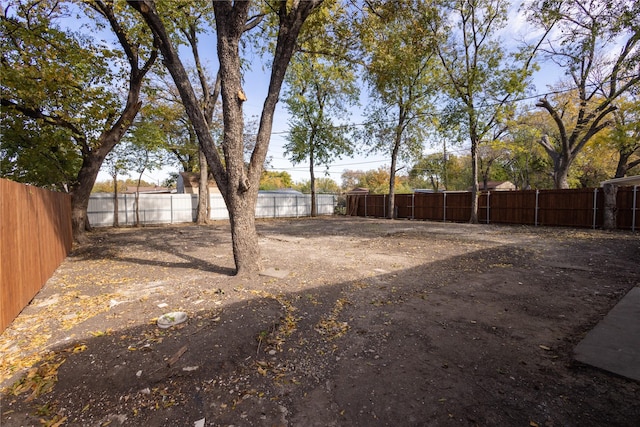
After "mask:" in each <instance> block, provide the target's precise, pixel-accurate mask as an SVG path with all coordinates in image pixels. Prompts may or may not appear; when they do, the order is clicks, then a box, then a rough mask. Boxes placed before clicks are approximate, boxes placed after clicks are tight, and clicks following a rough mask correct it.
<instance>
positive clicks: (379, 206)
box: [347, 186, 640, 231]
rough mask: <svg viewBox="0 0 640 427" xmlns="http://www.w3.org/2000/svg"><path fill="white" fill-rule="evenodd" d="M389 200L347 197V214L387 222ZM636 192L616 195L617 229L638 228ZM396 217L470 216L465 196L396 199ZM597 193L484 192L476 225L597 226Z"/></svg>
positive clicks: (639, 192) (600, 207) (639, 193)
mask: <svg viewBox="0 0 640 427" xmlns="http://www.w3.org/2000/svg"><path fill="white" fill-rule="evenodd" d="M387 197H388V195H349V196H347V214H348V215H353V216H364V217H369V216H370V217H388V216H389V215H388V212H387V209H388V208H387ZM639 198H640V187H638V186H635V187H620V188H619V189H618V194H617V205H616V206H617V211H616V215H617V228H619V229H630V230H633V231H635V230H637V229H638V226H639V225H640V213H639V212H640V203H639V200H638V199H639ZM394 204H395V210H396V217H397V218H407V219H422V220H432V221H451V222H467V221H469V218H470V216H471V193H470V192H441V193H414V194H397V195H396V196H395V202H394ZM603 214H604V193H603V190H602V188H586V189H575V190H526V191H493V192H483V193H482V194H481V195H480V198H479V202H478V220H479V222H481V223H486V224H489V223H500V224H526V225H536V226H537V225H542V226H564V227H590V228H598V227H602V223H603Z"/></svg>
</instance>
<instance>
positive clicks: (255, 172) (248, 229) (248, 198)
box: [128, 0, 321, 274]
mask: <svg viewBox="0 0 640 427" xmlns="http://www.w3.org/2000/svg"><path fill="white" fill-rule="evenodd" d="M128 3H129V4H130V5H131V6H132V7H133V8H135V9H136V10H138V12H140V13H141V14H142V16H143V18H144V20H145V22H146V23H147V25H148V26H149V28H150V29H151V31H152V32H153V34H154V37H155V39H156V44H157V45H158V46H159V48H160V50H161V51H162V56H163V61H164V64H165V66H166V67H167V69H168V71H169V73H170V74H171V76H172V77H173V79H174V82H175V83H176V86H177V87H178V90H179V92H180V96H181V98H182V102H183V104H184V106H185V109H186V111H187V114H188V115H189V119H190V120H191V123H192V125H193V127H194V130H195V132H196V134H197V136H198V141H199V143H200V147H201V148H202V150H203V151H204V153H205V155H206V157H207V163H208V165H209V167H210V169H211V171H212V173H213V176H214V178H215V180H216V183H217V184H218V188H219V189H220V191H221V193H222V196H223V198H224V200H225V202H226V204H227V208H228V210H229V218H230V223H231V237H232V247H233V255H234V260H235V265H236V272H237V274H251V273H255V272H257V271H259V270H260V268H261V259H260V251H259V247H258V235H257V232H256V228H255V206H256V201H257V198H258V183H259V181H260V176H261V174H262V166H263V164H264V161H265V158H266V155H267V150H268V147H269V141H270V137H271V130H272V126H273V115H274V112H275V107H276V103H277V102H278V98H279V95H280V89H281V87H282V82H283V80H284V77H285V73H286V70H287V66H288V65H289V61H290V59H291V56H292V54H293V51H294V48H295V45H296V40H297V38H298V34H299V33H300V29H301V28H302V25H303V24H304V22H305V20H306V19H307V17H308V16H309V15H310V14H311V12H312V11H313V10H314V9H315V8H317V7H318V5H319V4H320V3H321V0H311V1H304V2H299V1H294V2H289V1H280V2H277V3H275V4H273V3H272V4H270V5H269V6H270V7H272V8H273V10H274V11H275V13H276V14H277V17H278V23H277V39H276V43H275V48H274V53H273V58H272V61H271V77H270V81H269V88H268V92H267V96H266V99H265V101H264V106H263V110H262V115H261V118H260V125H259V128H258V133H257V135H256V143H255V147H254V149H253V151H252V154H251V159H250V161H249V163H248V165H245V162H244V140H243V128H244V117H243V114H242V110H243V103H244V102H245V101H246V100H247V95H246V94H245V92H244V90H243V87H242V71H241V58H240V49H239V44H240V39H241V36H242V35H243V33H244V32H245V30H246V27H247V26H251V25H252V23H253V20H252V19H251V18H250V17H249V10H250V6H251V2H248V1H247V2H231V1H215V2H213V6H214V12H215V20H216V35H217V53H218V60H219V62H220V77H221V94H222V111H223V122H224V132H223V141H222V153H223V157H224V160H223V158H222V157H221V156H220V154H219V151H218V150H217V149H216V144H215V141H214V140H213V138H212V137H211V134H210V132H209V126H208V123H207V119H206V117H205V114H204V111H203V109H202V106H201V105H200V103H199V102H198V98H197V96H196V94H195V91H194V89H193V86H192V85H191V83H190V82H189V77H188V74H187V72H186V70H185V68H184V66H183V64H182V61H181V59H180V57H179V56H178V53H177V50H176V48H175V46H174V44H173V42H172V40H171V38H170V36H169V32H168V31H167V28H166V26H165V23H164V22H163V21H162V19H161V18H160V15H159V13H158V10H157V9H156V4H155V2H153V1H151V0H142V1H133V0H128Z"/></svg>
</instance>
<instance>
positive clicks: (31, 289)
mask: <svg viewBox="0 0 640 427" xmlns="http://www.w3.org/2000/svg"><path fill="white" fill-rule="evenodd" d="M72 244H73V235H72V230H71V196H70V195H68V194H63V193H56V192H53V191H48V190H43V189H41V188H37V187H33V186H29V185H24V184H19V183H16V182H12V181H8V180H5V179H0V332H2V331H4V330H5V328H6V327H7V326H8V325H9V324H10V323H11V322H12V321H13V319H14V318H15V317H16V316H17V315H18V314H19V313H20V312H21V311H22V309H23V308H24V307H25V306H26V305H27V304H28V303H29V301H31V299H33V297H34V296H35V295H36V294H37V293H38V292H39V291H40V289H42V286H44V284H45V283H46V281H47V280H48V279H49V277H51V275H52V274H53V272H54V271H55V270H56V268H58V266H59V265H60V263H61V262H62V261H63V260H64V259H65V257H66V256H67V254H68V253H69V251H71V247H72Z"/></svg>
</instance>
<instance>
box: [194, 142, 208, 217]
mask: <svg viewBox="0 0 640 427" xmlns="http://www.w3.org/2000/svg"><path fill="white" fill-rule="evenodd" d="M198 162H199V163H200V180H199V182H198V211H197V213H196V224H207V223H208V222H209V168H208V167H207V158H206V157H205V155H204V153H203V152H202V150H201V149H199V150H198Z"/></svg>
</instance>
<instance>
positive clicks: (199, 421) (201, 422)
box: [193, 418, 204, 427]
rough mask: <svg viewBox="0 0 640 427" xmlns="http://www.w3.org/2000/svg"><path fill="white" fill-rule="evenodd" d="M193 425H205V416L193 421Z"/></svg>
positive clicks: (202, 426) (200, 426) (201, 426)
mask: <svg viewBox="0 0 640 427" xmlns="http://www.w3.org/2000/svg"><path fill="white" fill-rule="evenodd" d="M193 427H204V418H203V419H201V420H198V421H195V422H194V423H193Z"/></svg>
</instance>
